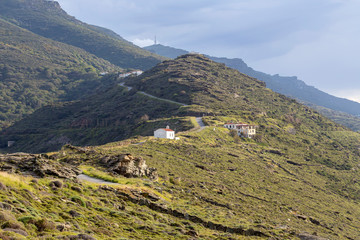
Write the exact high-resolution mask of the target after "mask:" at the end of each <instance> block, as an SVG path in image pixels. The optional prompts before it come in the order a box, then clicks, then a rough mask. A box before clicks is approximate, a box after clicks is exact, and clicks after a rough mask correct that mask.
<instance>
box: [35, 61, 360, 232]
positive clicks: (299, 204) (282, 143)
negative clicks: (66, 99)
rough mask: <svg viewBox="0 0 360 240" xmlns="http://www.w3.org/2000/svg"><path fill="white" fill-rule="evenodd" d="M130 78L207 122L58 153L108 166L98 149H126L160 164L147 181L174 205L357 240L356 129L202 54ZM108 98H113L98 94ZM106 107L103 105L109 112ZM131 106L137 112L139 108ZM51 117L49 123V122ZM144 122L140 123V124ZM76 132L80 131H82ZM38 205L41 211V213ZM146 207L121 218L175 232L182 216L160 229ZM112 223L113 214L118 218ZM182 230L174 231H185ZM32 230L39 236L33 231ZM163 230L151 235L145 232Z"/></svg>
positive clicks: (221, 220) (235, 221)
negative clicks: (248, 131) (234, 125)
mask: <svg viewBox="0 0 360 240" xmlns="http://www.w3.org/2000/svg"><path fill="white" fill-rule="evenodd" d="M128 82H129V84H130V83H131V84H132V85H133V86H134V87H136V88H138V89H142V90H145V91H146V92H149V93H152V94H154V95H157V96H160V97H164V98H168V99H172V100H175V101H178V102H183V103H188V104H191V105H190V106H187V107H182V108H180V109H179V112H178V114H179V115H189V114H193V115H199V114H205V116H204V117H203V120H204V121H205V122H206V124H207V125H209V126H210V127H208V128H206V129H205V130H203V131H190V132H189V131H188V132H183V133H180V134H178V136H180V139H181V140H179V141H168V140H159V139H153V138H152V137H142V138H139V139H136V138H134V139H130V140H126V141H123V142H115V143H109V144H107V145H104V146H100V147H94V148H92V150H94V152H93V154H94V155H87V154H83V153H81V152H79V153H77V154H76V155H77V156H76V157H74V156H67V155H66V153H65V154H63V153H61V154H60V155H59V156H60V157H61V160H66V159H68V160H66V161H69V160H70V161H73V160H74V159H79V160H80V161H75V162H80V163H82V162H83V163H82V164H84V165H92V166H93V167H95V168H98V169H100V170H106V169H103V168H101V167H99V165H97V164H96V162H98V161H99V159H101V158H102V156H103V155H104V154H110V155H112V154H114V155H116V154H120V153H131V154H133V155H135V156H141V157H143V158H144V159H145V160H146V161H147V164H148V165H149V166H151V167H156V168H157V169H158V171H159V174H160V177H161V178H160V184H154V185H153V183H150V185H152V187H150V186H148V187H150V188H151V189H153V190H154V191H156V192H158V193H161V192H163V193H166V194H167V193H169V194H171V197H166V196H165V198H166V200H165V201H166V205H167V206H168V207H170V208H171V209H175V210H177V211H180V212H185V213H187V214H189V215H191V216H197V217H199V218H201V219H205V220H206V221H211V222H213V223H217V224H222V225H224V226H229V227H233V228H237V227H242V228H243V229H256V230H260V231H261V232H263V233H265V234H267V235H273V236H274V237H275V238H277V239H297V237H296V236H297V235H298V234H301V233H304V232H307V233H310V234H313V235H319V236H322V237H327V238H330V239H357V238H358V229H359V227H360V222H359V219H360V212H359V210H358V204H359V199H360V185H359V181H358V176H359V161H358V159H359V156H360V153H359V146H360V136H359V134H358V133H354V132H350V131H348V130H347V129H345V128H343V127H342V126H340V125H337V124H335V123H334V122H332V121H330V120H328V119H327V118H325V117H323V116H321V115H319V114H318V113H317V112H315V111H314V110H312V109H310V108H308V107H306V106H303V105H301V104H299V103H297V102H296V101H294V100H291V99H289V98H287V97H284V96H282V95H280V94H277V93H274V92H272V91H270V90H269V89H266V88H264V86H263V85H264V84H263V83H262V82H260V81H258V80H255V79H252V78H249V77H248V76H246V75H243V74H240V73H239V72H237V71H235V70H232V69H228V68H226V67H225V66H224V65H221V64H217V63H214V62H212V61H210V60H208V59H206V58H204V57H203V56H201V55H188V56H184V57H181V58H178V59H177V60H175V61H167V62H164V63H162V64H160V65H158V66H157V67H156V68H154V69H152V70H150V71H148V72H145V73H144V74H143V75H141V76H139V77H137V78H131V79H128ZM161 88H163V89H164V90H163V91H161ZM159 89H160V90H159ZM133 91H135V90H133ZM110 92H112V93H113V96H114V97H115V98H117V97H116V96H118V98H119V100H120V99H123V98H122V95H124V96H127V94H130V95H131V94H132V93H134V92H126V91H125V90H123V92H121V91H120V89H113V90H112V91H110ZM118 94H119V95H118ZM136 95H137V94H135V95H133V96H136ZM106 96H110V95H108V94H104V97H106ZM141 96H142V95H141ZM142 97H144V96H142ZM110 99H111V98H109V100H110ZM133 100H135V99H133ZM146 101H149V99H148V98H144V99H142V101H141V100H140V99H137V100H136V101H134V102H132V104H134V103H136V104H137V105H138V106H142V105H143V104H144V103H146ZM111 102H112V101H109V103H108V104H111ZM149 104H150V105H154V103H151V102H149ZM92 106H95V103H93V105H92ZM106 106H107V105H102V106H100V107H99V109H104V111H105V109H106ZM95 109H96V108H95ZM165 109H166V106H165V108H164V110H165ZM176 109H178V108H176ZM63 110H64V109H63ZM81 110H83V111H84V112H81V111H80V112H76V114H74V115H73V116H84V114H88V113H89V112H88V111H86V109H82V108H81ZM131 110H132V111H133V112H132V113H133V114H134V111H135V109H134V108H131ZM176 111H177V110H176ZM176 111H174V112H176ZM54 113H61V111H54ZM94 113H95V112H94ZM110 113H112V112H110V111H109V114H110ZM110 115H111V114H110ZM160 115H161V114H160ZM139 116H141V115H139ZM154 120H155V121H156V119H154ZM154 120H152V121H154ZM44 121H47V119H44ZM152 121H150V120H149V121H147V123H148V124H150V123H151V122H152ZM228 121H234V122H247V123H252V124H256V125H257V126H259V128H258V133H257V136H256V137H255V138H254V139H253V140H249V139H241V138H237V137H232V136H231V134H229V131H228V130H227V129H225V128H223V127H221V126H222V124H223V123H224V122H228ZM52 123H53V122H52V121H49V125H51V124H52ZM180 125H181V124H180ZM144 126H146V125H143V124H141V125H139V126H138V127H139V128H138V129H141V127H144ZM152 127H154V125H152ZM109 129H111V128H109ZM81 130H82V131H85V130H86V128H82V129H81V128H78V131H81ZM90 139H91V140H92V141H93V140H94V139H93V138H90ZM144 141H145V143H142V144H135V143H138V142H144ZM33 144H35V143H33ZM83 167H84V166H83ZM145 183H146V181H145ZM124 184H125V185H126V182H124ZM139 184H140V183H139ZM145 185H146V184H145ZM65 192H66V191H65ZM94 194H100V193H99V192H94ZM84 197H87V193H86V194H85V195H84ZM94 197H95V198H92V200H93V202H97V200H96V198H97V197H101V196H100V195H98V196H94ZM111 199H112V198H111ZM51 201H52V202H51V204H52V205H54V204H60V203H58V202H59V199H58V198H57V197H53V198H52V200H51ZM62 204H63V203H62ZM60 205H61V204H60ZM130 206H131V207H132V206H133V205H130ZM135 206H138V205H135ZM76 209H78V211H80V210H81V211H84V213H85V214H90V216H93V215H92V214H93V213H94V212H93V211H95V210H96V208H95V210H94V209H92V208H90V209H91V211H92V212H91V213H90V212H87V211H88V210H87V209H83V208H81V207H76ZM129 209H131V210H132V209H134V208H129ZM43 211H44V209H41V210H38V212H39V214H40V215H41V214H43ZM96 211H98V210H96ZM149 211H150V210H149V208H147V207H145V206H143V207H136V208H135V211H134V212H132V213H129V214H139V212H140V214H141V215H142V217H141V218H142V219H143V220H142V222H138V221H136V220H135V221H134V222H128V223H127V224H126V223H124V226H129V225H130V226H139V225H145V226H147V227H149V228H150V229H151V230H149V229H148V228H147V227H145V229H146V231H148V230H149V232H154V231H155V232H156V234H161V232H162V233H164V231H163V230H162V229H163V228H166V229H167V230H165V231H166V232H169V231H172V230H170V229H173V228H170V229H168V224H170V226H176V225H175V224H171V222H173V223H177V224H179V219H181V218H179V217H175V218H173V216H172V215H171V214H170V215H169V214H167V215H165V216H164V214H161V216H162V217H163V219H171V220H161V221H162V223H163V225H161V228H160V229H158V228H157V227H158V224H157V223H158V218H157V217H156V218H155V217H153V218H150V219H149V218H147V217H146V216H147V215H148V214H153V212H151V211H152V210H151V211H150V212H149ZM96 213H97V212H95V214H96ZM104 214H105V213H104ZM141 215H140V216H141ZM144 215H145V216H144ZM55 216H56V215H55ZM101 216H104V215H101ZM126 216H128V215H126ZM137 216H139V215H137ZM140 216H139V217H140ZM153 216H154V215H153ZM46 217H47V218H51V219H52V221H54V219H55V220H56V221H64V220H63V219H61V218H58V219H56V217H54V216H52V215H46ZM112 220H113V221H117V220H116V218H114V219H112ZM147 220H149V221H147ZM119 221H121V217H120V219H119ZM159 221H160V220H159ZM180 221H181V222H180V228H183V227H184V226H185V225H186V224H185V223H184V222H183V221H182V220H180ZM109 222H110V221H109ZM144 222H145V223H144ZM164 223H165V224H164ZM91 224H92V223H90V225H89V227H82V226H85V223H84V222H82V221H80V225H81V229H82V230H84V229H90V232H91V233H94V232H95V229H93V228H92V225H91ZM136 224H138V225H136ZM102 226H103V225H102ZM31 227H32V226H31V225H29V228H31ZM154 227H155V228H156V229H155V230H154ZM193 227H194V228H195V230H196V231H197V233H198V235H200V238H204V239H209V238H211V237H214V238H216V237H217V236H219V234H220V236H222V237H223V238H224V239H226V238H229V237H232V238H235V239H244V238H245V239H246V237H243V236H241V235H238V234H231V233H227V234H225V235H224V233H220V232H216V233H214V232H211V231H210V232H209V229H208V228H203V225H197V224H195V225H194V226H193ZM108 228H111V226H108ZM124 228H125V227H122V228H121V229H120V230H119V231H118V232H117V233H119V234H122V233H123V232H124V234H126V236H128V238H131V239H140V238H141V237H143V236H144V234H149V232H144V231H143V229H144V228H137V227H132V228H133V229H134V230H133V231H132V232H131V234H132V235H129V233H128V232H126V231H127V230H125V229H124ZM126 228H128V227H126ZM178 231H179V232H177V234H178V238H180V237H181V235H183V234H184V233H182V232H181V231H180V229H178ZM33 234H34V235H36V234H38V233H37V232H36V231H35V232H33ZM96 234H100V233H96ZM114 234H115V233H114ZM214 234H218V235H214ZM96 236H98V237H99V236H101V235H96ZM114 236H115V235H114ZM161 236H162V235H150V237H149V238H153V239H156V238H159V237H161ZM185 239H186V238H185ZM250 239H251V238H250ZM265 239H268V237H266V238H265Z"/></svg>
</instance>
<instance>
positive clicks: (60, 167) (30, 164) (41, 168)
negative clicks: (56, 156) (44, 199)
mask: <svg viewBox="0 0 360 240" xmlns="http://www.w3.org/2000/svg"><path fill="white" fill-rule="evenodd" d="M0 171H6V172H9V173H19V172H21V173H26V174H30V175H33V176H37V177H45V176H54V177H58V178H66V179H74V178H76V176H77V175H79V174H80V173H81V171H80V170H79V169H78V168H76V167H75V166H73V165H70V164H66V163H60V162H58V161H56V160H53V159H49V158H48V157H47V156H46V155H41V154H40V155H37V154H26V153H14V154H5V155H0Z"/></svg>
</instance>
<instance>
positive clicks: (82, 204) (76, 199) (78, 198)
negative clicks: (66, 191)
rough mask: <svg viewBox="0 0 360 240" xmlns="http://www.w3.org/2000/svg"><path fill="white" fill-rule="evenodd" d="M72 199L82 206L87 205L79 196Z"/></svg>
mask: <svg viewBox="0 0 360 240" xmlns="http://www.w3.org/2000/svg"><path fill="white" fill-rule="evenodd" d="M71 201H73V202H75V203H78V204H80V206H82V207H86V202H85V201H84V200H83V199H82V198H81V197H79V196H73V197H71Z"/></svg>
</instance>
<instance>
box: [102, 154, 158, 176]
mask: <svg viewBox="0 0 360 240" xmlns="http://www.w3.org/2000/svg"><path fill="white" fill-rule="evenodd" d="M101 163H102V164H104V165H105V166H106V167H107V168H108V171H109V172H113V173H116V174H119V175H122V176H125V177H144V176H146V177H149V178H150V179H157V178H158V174H157V171H156V169H155V168H149V167H148V166H147V165H146V162H145V160H144V159H143V158H141V157H134V156H132V155H131V154H122V155H116V156H106V157H104V158H102V159H101Z"/></svg>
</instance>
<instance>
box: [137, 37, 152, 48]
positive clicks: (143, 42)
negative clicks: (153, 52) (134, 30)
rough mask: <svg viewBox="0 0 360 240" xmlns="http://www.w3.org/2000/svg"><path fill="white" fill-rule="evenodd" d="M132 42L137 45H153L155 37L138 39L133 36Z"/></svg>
mask: <svg viewBox="0 0 360 240" xmlns="http://www.w3.org/2000/svg"><path fill="white" fill-rule="evenodd" d="M132 42H133V43H134V44H135V45H137V46H139V47H146V46H150V45H153V44H154V42H155V39H138V38H135V39H134V40H132Z"/></svg>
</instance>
